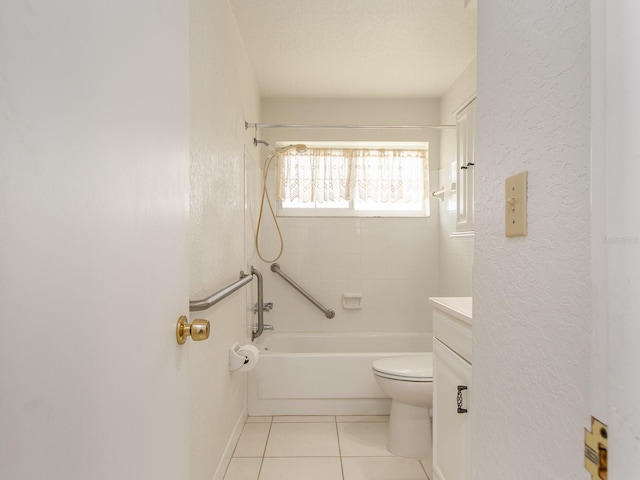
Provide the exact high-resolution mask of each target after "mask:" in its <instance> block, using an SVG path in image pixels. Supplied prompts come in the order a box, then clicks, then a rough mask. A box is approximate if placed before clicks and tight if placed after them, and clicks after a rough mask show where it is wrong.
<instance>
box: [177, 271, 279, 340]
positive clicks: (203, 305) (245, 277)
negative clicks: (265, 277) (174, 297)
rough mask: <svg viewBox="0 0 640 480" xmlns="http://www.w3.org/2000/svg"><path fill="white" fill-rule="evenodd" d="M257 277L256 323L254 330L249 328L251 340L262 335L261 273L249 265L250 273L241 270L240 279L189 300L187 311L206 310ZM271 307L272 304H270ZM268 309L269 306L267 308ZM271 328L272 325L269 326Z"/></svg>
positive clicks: (262, 300) (262, 299)
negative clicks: (203, 295)
mask: <svg viewBox="0 0 640 480" xmlns="http://www.w3.org/2000/svg"><path fill="white" fill-rule="evenodd" d="M254 276H255V277H256V278H257V279H258V304H257V307H256V312H254V313H257V314H258V325H256V327H255V330H253V329H252V330H251V340H252V341H253V340H255V339H256V338H258V337H259V336H260V335H262V332H263V330H265V328H266V326H265V324H264V306H265V304H264V294H263V282H262V274H261V273H260V272H259V271H258V270H256V269H255V268H253V266H252V267H251V274H245V273H244V272H243V271H240V280H238V281H237V282H234V283H232V284H231V285H229V286H227V287H225V288H223V289H222V290H220V291H218V292H216V293H214V294H212V295H211V296H209V297H207V298H204V299H202V300H193V301H191V300H190V301H189V311H190V312H200V311H202V310H206V309H207V308H210V307H213V306H214V305H215V304H216V303H218V302H219V301H220V300H222V299H224V298H227V297H228V296H229V295H231V294H232V293H233V292H235V291H236V290H238V289H239V288H242V287H244V286H245V285H246V284H247V283H249V282H250V281H251V280H253V277H254ZM271 307H273V304H272V305H271ZM269 310H270V308H269ZM271 329H273V327H271Z"/></svg>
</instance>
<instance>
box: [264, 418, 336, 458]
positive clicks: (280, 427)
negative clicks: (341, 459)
mask: <svg viewBox="0 0 640 480" xmlns="http://www.w3.org/2000/svg"><path fill="white" fill-rule="evenodd" d="M339 455H340V450H339V449H338V435H337V432H336V425H335V423H273V424H271V433H270V435H269V442H268V443H267V450H266V452H265V456H267V457H332V456H339Z"/></svg>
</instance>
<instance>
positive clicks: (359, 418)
mask: <svg viewBox="0 0 640 480" xmlns="http://www.w3.org/2000/svg"><path fill="white" fill-rule="evenodd" d="M336 422H338V423H340V422H342V423H346V422H348V423H353V422H389V415H338V416H337V417H336Z"/></svg>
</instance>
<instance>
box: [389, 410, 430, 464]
mask: <svg viewBox="0 0 640 480" xmlns="http://www.w3.org/2000/svg"><path fill="white" fill-rule="evenodd" d="M431 445H432V440H431V418H430V417H429V409H428V408H425V407H414V406H411V405H407V404H404V403H399V402H396V401H393V402H392V403H391V416H390V417H389V439H388V440H387V450H389V451H390V452H391V453H393V454H394V455H399V456H401V457H412V458H430V457H431Z"/></svg>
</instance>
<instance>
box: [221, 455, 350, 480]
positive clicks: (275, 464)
mask: <svg viewBox="0 0 640 480" xmlns="http://www.w3.org/2000/svg"><path fill="white" fill-rule="evenodd" d="M303 479H304V480H342V464H341V463H340V457H315V458H310V457H295V458H291V457H290V458H265V459H264V463H263V465H262V472H261V473H260V480H303ZM225 480H226V479H225Z"/></svg>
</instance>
